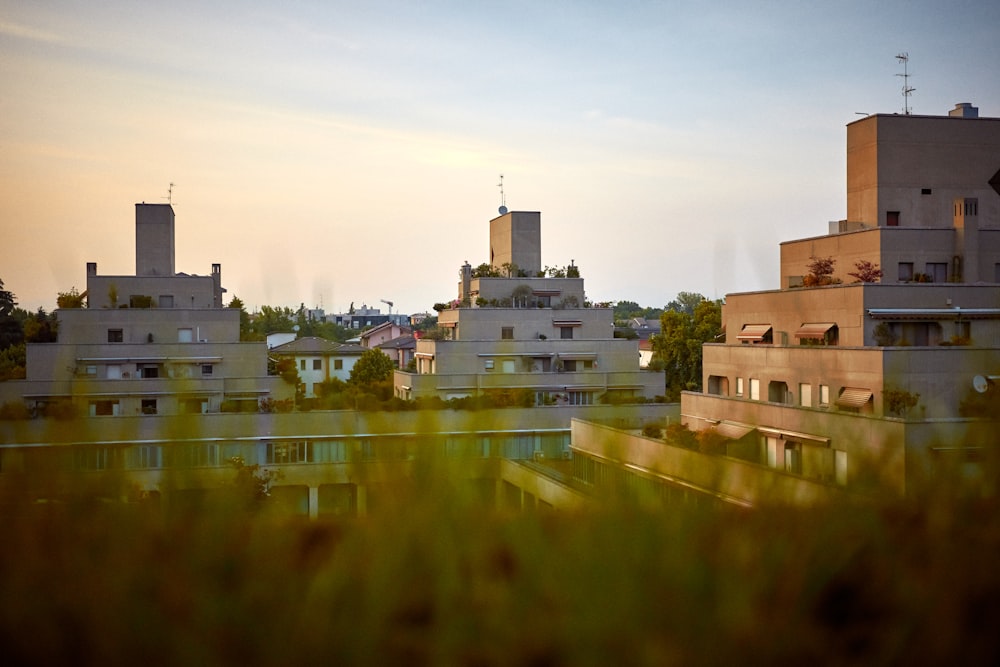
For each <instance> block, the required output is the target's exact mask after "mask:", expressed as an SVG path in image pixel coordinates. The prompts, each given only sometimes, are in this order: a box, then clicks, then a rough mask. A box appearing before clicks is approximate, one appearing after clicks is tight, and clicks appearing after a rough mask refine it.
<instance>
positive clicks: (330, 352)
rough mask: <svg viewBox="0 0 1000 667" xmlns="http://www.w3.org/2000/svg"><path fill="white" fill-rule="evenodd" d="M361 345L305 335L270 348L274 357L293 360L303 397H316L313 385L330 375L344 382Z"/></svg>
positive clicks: (362, 349)
mask: <svg viewBox="0 0 1000 667" xmlns="http://www.w3.org/2000/svg"><path fill="white" fill-rule="evenodd" d="M364 351H365V348H364V347H361V346H360V345H352V344H344V343H335V342H333V341H330V340H326V339H325V338H316V337H314V336H307V337H305V338H299V339H296V340H293V341H289V342H287V343H284V344H282V345H277V346H275V347H272V348H271V350H270V354H271V355H272V356H274V357H290V358H291V359H292V360H293V361H294V362H295V368H296V369H297V370H298V372H299V380H300V381H301V382H302V385H303V386H302V389H303V392H304V393H303V396H304V397H305V398H313V397H315V396H316V391H315V388H316V385H317V384H320V383H323V382H326V381H327V380H330V379H332V378H337V379H338V380H343V381H344V382H347V380H348V378H350V377H351V369H353V368H354V364H355V363H356V362H357V360H358V358H360V357H361V355H362V354H364Z"/></svg>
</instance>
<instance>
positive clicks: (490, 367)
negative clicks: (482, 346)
mask: <svg viewBox="0 0 1000 667" xmlns="http://www.w3.org/2000/svg"><path fill="white" fill-rule="evenodd" d="M483 367H484V368H485V369H486V370H488V371H491V370H493V360H492V359H486V360H484V361H483Z"/></svg>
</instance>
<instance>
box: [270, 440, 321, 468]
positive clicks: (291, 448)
mask: <svg viewBox="0 0 1000 667" xmlns="http://www.w3.org/2000/svg"><path fill="white" fill-rule="evenodd" d="M311 449H312V448H311V447H310V446H309V442H308V441H305V442H273V443H272V442H269V443H268V444H267V462H268V463H309V462H310V461H311V460H312V457H311V456H310V453H311Z"/></svg>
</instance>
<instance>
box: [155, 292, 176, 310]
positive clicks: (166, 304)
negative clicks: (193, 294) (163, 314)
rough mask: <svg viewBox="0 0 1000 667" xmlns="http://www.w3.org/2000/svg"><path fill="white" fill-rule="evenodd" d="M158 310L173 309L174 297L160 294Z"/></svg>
mask: <svg viewBox="0 0 1000 667" xmlns="http://www.w3.org/2000/svg"><path fill="white" fill-rule="evenodd" d="M158 301H159V306H160V308H173V307H174V295H173V294H161V295H160V298H159V299H158Z"/></svg>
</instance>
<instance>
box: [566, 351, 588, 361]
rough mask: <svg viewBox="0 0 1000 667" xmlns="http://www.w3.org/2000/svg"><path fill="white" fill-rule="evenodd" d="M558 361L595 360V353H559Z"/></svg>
mask: <svg viewBox="0 0 1000 667" xmlns="http://www.w3.org/2000/svg"><path fill="white" fill-rule="evenodd" d="M559 358H560V359H566V360H573V359H578V360H581V361H586V360H588V359H591V360H592V359H596V358H597V353H595V352H560V353H559Z"/></svg>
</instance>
